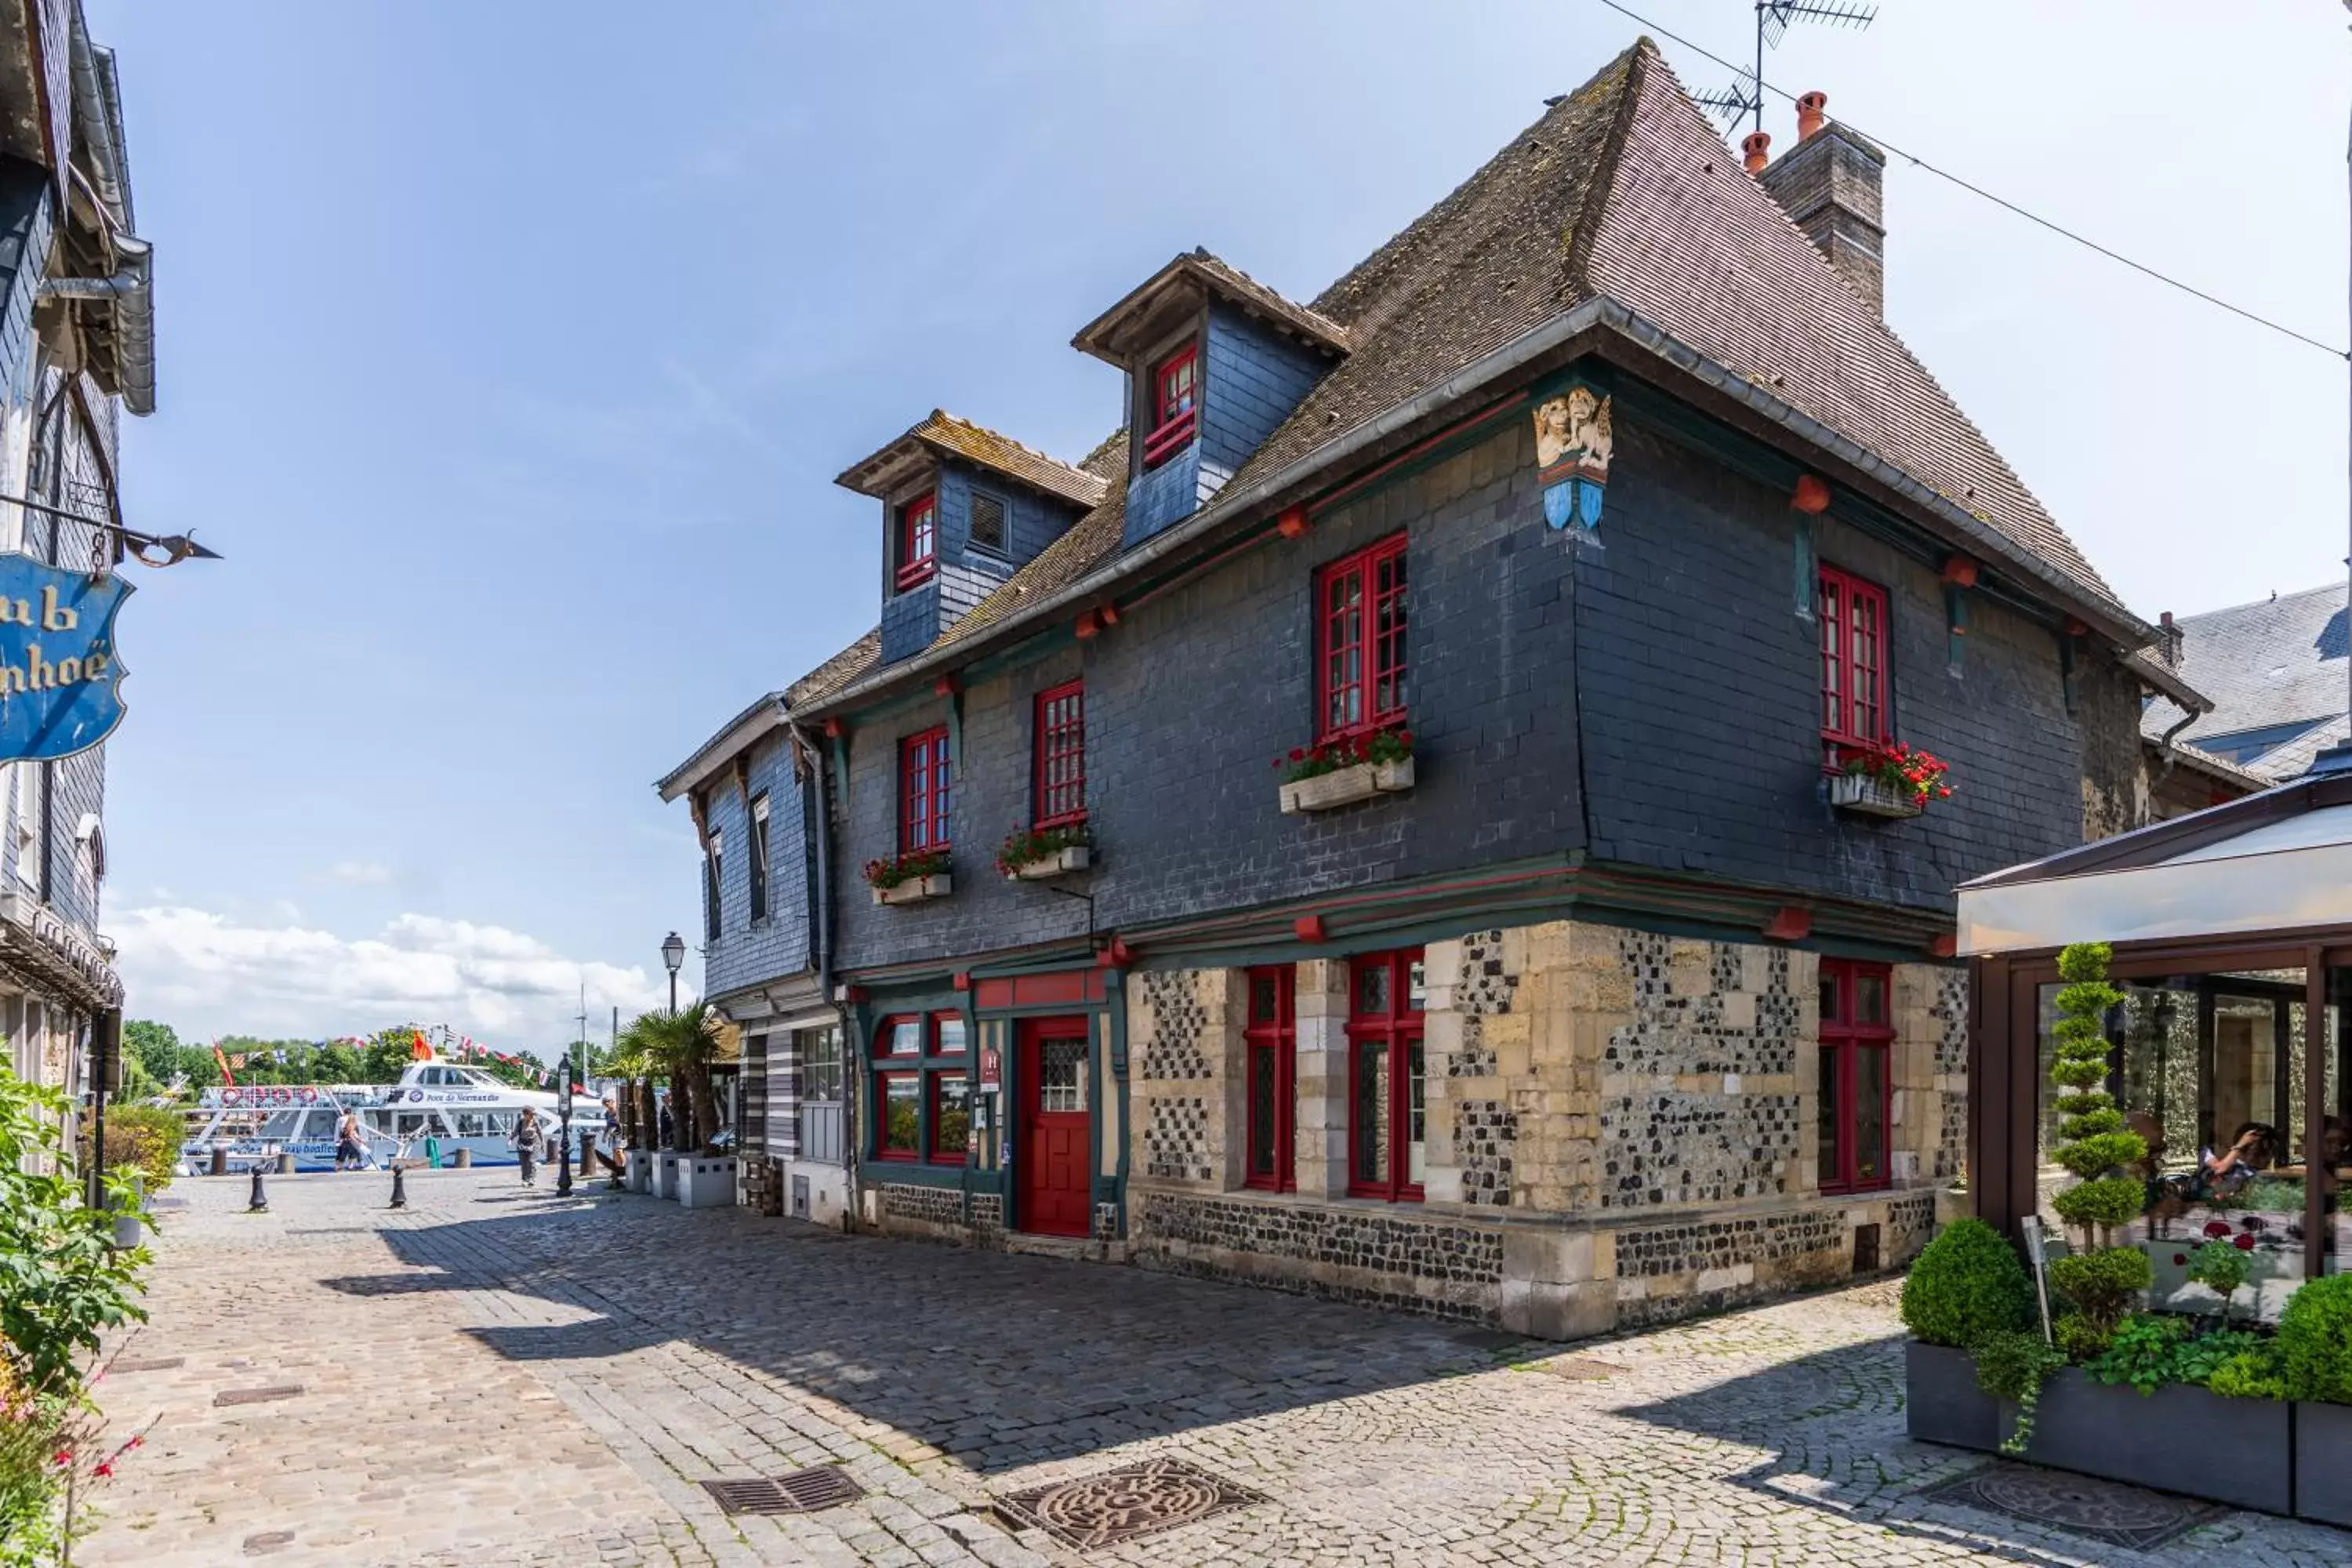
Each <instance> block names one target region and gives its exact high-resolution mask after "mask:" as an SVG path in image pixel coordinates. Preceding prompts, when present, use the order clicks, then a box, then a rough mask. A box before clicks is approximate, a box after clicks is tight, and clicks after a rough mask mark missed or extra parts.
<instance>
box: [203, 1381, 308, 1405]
mask: <svg viewBox="0 0 2352 1568" xmlns="http://www.w3.org/2000/svg"><path fill="white" fill-rule="evenodd" d="M301 1392H302V1385H301V1384H299V1383H273V1384H270V1385H269V1386H268V1387H267V1388H224V1389H222V1390H221V1391H220V1392H219V1393H218V1394H214V1395H213V1403H214V1404H215V1405H266V1404H268V1402H269V1401H270V1400H273V1399H292V1398H295V1397H297V1396H298V1395H299V1394H301Z"/></svg>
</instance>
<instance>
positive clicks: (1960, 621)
mask: <svg viewBox="0 0 2352 1568" xmlns="http://www.w3.org/2000/svg"><path fill="white" fill-rule="evenodd" d="M1968 657H1969V593H1968V590H1967V589H1965V588H1963V587H1961V586H1960V585H1959V584H1957V583H1948V584H1945V585H1944V668H1945V669H1946V670H1948V672H1949V673H1951V674H1953V675H1956V676H1957V675H1958V674H1960V673H1961V672H1962V670H1963V669H1964V668H1966V667H1967V664H1968Z"/></svg>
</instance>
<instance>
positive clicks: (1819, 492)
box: [1789, 474, 1830, 517]
mask: <svg viewBox="0 0 2352 1568" xmlns="http://www.w3.org/2000/svg"><path fill="white" fill-rule="evenodd" d="M1789 505H1790V507H1791V508H1793V509H1794V510H1798V511H1801V512H1803V513H1805V514H1806V515H1807V516H1809V517H1818V516H1820V515H1821V514H1822V512H1825V511H1827V510H1830V487H1829V486H1828V485H1827V484H1826V483H1825V482H1823V481H1822V479H1820V478H1819V477H1818V476H1816V475H1812V474H1799V475H1798V476H1797V488H1796V490H1795V491H1794V493H1792V494H1791V495H1790V497H1789Z"/></svg>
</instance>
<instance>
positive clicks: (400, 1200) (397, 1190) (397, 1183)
mask: <svg viewBox="0 0 2352 1568" xmlns="http://www.w3.org/2000/svg"><path fill="white" fill-rule="evenodd" d="M407 1176H408V1172H407V1170H406V1169H405V1168H404V1167H403V1166H402V1164H401V1163H400V1162H399V1161H397V1160H394V1162H393V1163H392V1206H393V1207H394V1208H396V1209H404V1208H406V1207H407V1206H408V1182H407Z"/></svg>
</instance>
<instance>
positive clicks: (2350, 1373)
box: [2274, 1274, 2352, 1525]
mask: <svg viewBox="0 0 2352 1568" xmlns="http://www.w3.org/2000/svg"><path fill="white" fill-rule="evenodd" d="M2274 1344H2275V1345H2276V1347H2277V1350H2276V1355H2277V1360H2276V1363H2275V1364H2276V1366H2277V1370H2278V1373H2279V1378H2280V1382H2281V1384H2283V1392H2284V1394H2286V1396H2287V1397H2288V1398H2290V1399H2292V1400H2294V1402H2295V1405H2294V1511H2295V1512H2296V1513H2297V1514H2298V1515H2300V1516H2301V1517H2303V1518H2305V1519H2315V1520H2319V1521H2323V1522H2325V1523H2327V1524H2343V1525H2352V1274H2330V1275H2326V1276H2325V1277H2323V1278H2321V1279H2309V1280H2305V1282H2304V1285H2303V1288H2302V1289H2299V1290H2297V1291H2296V1292H2295V1293H2294V1295H2293V1296H2292V1297H2290V1298H2289V1299H2288V1300H2287V1304H2286V1310H2285V1311H2284V1312H2282V1313H2280V1314H2279V1326H2278V1338H2277V1340H2276V1341H2275V1342H2274Z"/></svg>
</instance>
